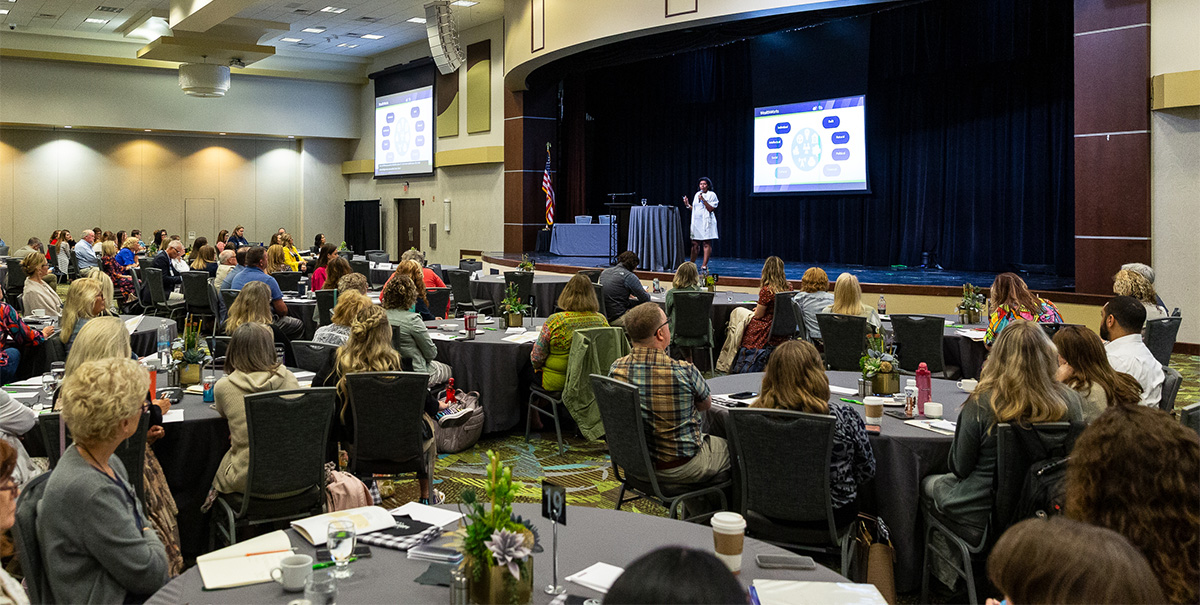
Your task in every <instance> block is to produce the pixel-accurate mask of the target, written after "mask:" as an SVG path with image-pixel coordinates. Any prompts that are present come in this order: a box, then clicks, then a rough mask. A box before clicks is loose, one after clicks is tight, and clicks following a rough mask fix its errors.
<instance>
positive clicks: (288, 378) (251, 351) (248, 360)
mask: <svg viewBox="0 0 1200 605" xmlns="http://www.w3.org/2000/svg"><path fill="white" fill-rule="evenodd" d="M298 388H300V383H299V382H297V381H296V376H295V375H294V374H292V373H291V372H290V371H289V370H288V369H287V368H285V367H283V366H282V365H280V363H279V360H278V358H277V357H276V355H275V342H274V337H273V336H272V334H271V328H269V327H267V326H265V325H263V324H259V323H246V324H242V325H241V326H238V328H237V329H236V330H234V331H233V334H232V335H231V336H230V338H229V347H228V348H227V349H226V350H225V376H224V377H223V378H221V379H220V380H218V381H217V384H216V386H215V387H214V388H213V393H214V395H215V397H216V406H215V407H216V409H217V413H218V414H220V415H221V416H222V417H224V418H225V420H226V421H228V422H229V451H227V452H225V456H224V457H223V458H221V464H220V466H218V467H217V475H216V476H215V477H213V483H212V486H213V489H215V490H216V491H218V492H220V493H223V494H241V493H244V492H245V491H246V477H247V475H248V474H249V472H250V432H249V429H248V426H247V423H246V399H245V398H246V395H253V394H255V393H263V392H266V391H280V390H290V389H298Z"/></svg>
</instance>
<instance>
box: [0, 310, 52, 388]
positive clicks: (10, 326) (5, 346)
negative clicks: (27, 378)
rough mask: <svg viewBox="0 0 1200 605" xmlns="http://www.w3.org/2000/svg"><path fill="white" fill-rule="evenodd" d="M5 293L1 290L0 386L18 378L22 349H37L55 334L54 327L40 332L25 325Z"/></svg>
mask: <svg viewBox="0 0 1200 605" xmlns="http://www.w3.org/2000/svg"><path fill="white" fill-rule="evenodd" d="M3 291H4V289H3V288H0V385H6V384H8V383H10V382H12V381H13V379H15V378H16V376H17V368H18V366H20V365H21V355H22V349H27V348H29V347H36V346H38V345H40V344H42V342H44V341H45V340H46V338H48V337H49V336H50V335H51V334H53V333H54V326H46V327H44V328H42V330H41V331H40V332H39V331H37V330H34V329H33V328H30V327H29V326H27V325H25V322H24V321H21V315H20V314H19V313H17V310H16V309H14V308H13V307H12V306H11V305H9V304H8V303H7V302H5V301H4V298H3Z"/></svg>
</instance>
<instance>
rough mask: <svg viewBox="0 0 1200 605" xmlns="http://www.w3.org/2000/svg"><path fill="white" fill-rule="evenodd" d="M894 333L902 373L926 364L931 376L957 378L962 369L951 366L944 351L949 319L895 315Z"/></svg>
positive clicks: (933, 316) (914, 370)
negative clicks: (939, 373)
mask: <svg viewBox="0 0 1200 605" xmlns="http://www.w3.org/2000/svg"><path fill="white" fill-rule="evenodd" d="M892 330H893V331H894V332H895V334H896V348H897V357H898V359H899V361H900V371H901V372H905V373H910V374H911V373H913V372H916V371H917V368H918V367H919V366H920V365H921V363H922V362H924V364H925V367H927V368H929V371H930V373H934V374H936V373H938V372H941V373H942V377H943V378H957V377H958V374H960V370H959V369H958V368H957V367H953V366H947V365H946V358H945V357H944V354H943V352H942V339H943V338H944V335H945V332H946V319H945V318H944V317H942V316H941V315H900V314H892Z"/></svg>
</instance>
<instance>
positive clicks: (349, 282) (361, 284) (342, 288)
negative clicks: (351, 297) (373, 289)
mask: <svg viewBox="0 0 1200 605" xmlns="http://www.w3.org/2000/svg"><path fill="white" fill-rule="evenodd" d="M369 289H370V286H369V285H368V284H367V276H365V275H363V274H362V273H357V272H355V273H347V274H346V275H343V276H341V277H340V278H338V280H337V291H338V295H339V296H341V295H342V294H345V293H346V292H349V291H350V290H358V291H359V292H362V293H363V294H366V293H367V290H369Z"/></svg>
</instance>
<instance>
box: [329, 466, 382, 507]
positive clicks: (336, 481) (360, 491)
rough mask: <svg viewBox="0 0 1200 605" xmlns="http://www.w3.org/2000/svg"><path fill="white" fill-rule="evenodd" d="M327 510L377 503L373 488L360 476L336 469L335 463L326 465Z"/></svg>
mask: <svg viewBox="0 0 1200 605" xmlns="http://www.w3.org/2000/svg"><path fill="white" fill-rule="evenodd" d="M325 470H326V471H327V473H326V475H325V478H326V480H325V511H326V512H333V511H336V510H349V509H352V508H358V507H360V506H371V505H372V504H374V503H375V500H374V498H372V497H371V490H369V489H367V484H365V483H363V482H362V481H361V480H360V479H359V478H358V477H355V476H354V475H351V474H350V473H347V472H345V471H339V470H335V468H334V466H333V463H332V462H330V463H327V464H326V465H325Z"/></svg>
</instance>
